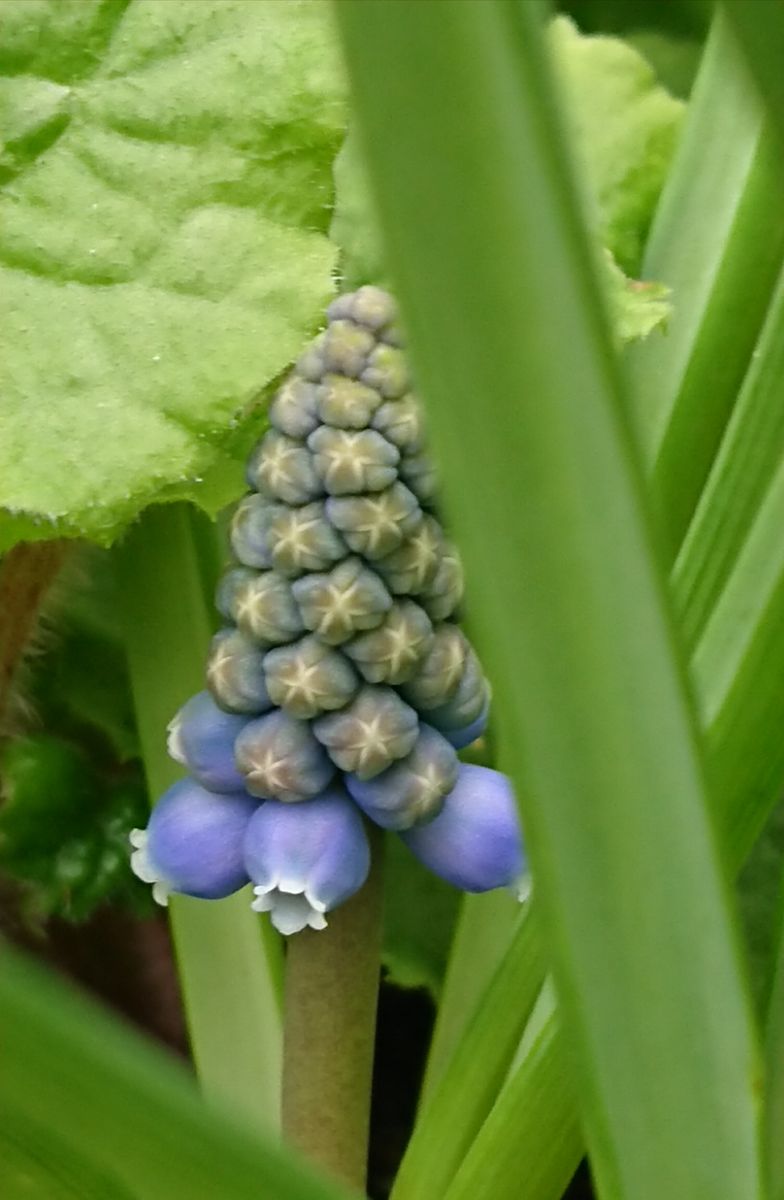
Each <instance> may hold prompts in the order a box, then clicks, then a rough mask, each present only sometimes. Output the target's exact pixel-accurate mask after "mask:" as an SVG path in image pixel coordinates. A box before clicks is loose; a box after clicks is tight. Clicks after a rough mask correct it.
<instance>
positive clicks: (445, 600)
mask: <svg viewBox="0 0 784 1200" xmlns="http://www.w3.org/2000/svg"><path fill="white" fill-rule="evenodd" d="M462 599H463V564H462V562H461V561H460V555H459V554H458V552H457V550H456V549H455V547H454V546H453V545H452V544H451V542H446V543H445V544H444V546H443V547H442V550H441V561H440V562H439V564H438V570H437V571H436V573H435V575H434V577H433V579H432V580H431V581H430V583H428V584H427V585H426V586H425V587H424V588H423V589H422V592H421V593H420V595H419V596H418V600H419V603H420V604H421V605H422V607H423V608H424V609H425V611H426V612H427V615H428V616H429V617H430V618H431V619H432V620H433V621H446V620H447V618H448V617H451V616H452V615H453V613H454V612H455V610H456V609H457V607H458V606H459V604H460V601H461V600H462Z"/></svg>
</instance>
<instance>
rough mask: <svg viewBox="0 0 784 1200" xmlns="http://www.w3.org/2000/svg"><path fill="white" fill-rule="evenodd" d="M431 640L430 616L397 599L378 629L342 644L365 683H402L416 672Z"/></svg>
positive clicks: (408, 602) (412, 603) (412, 601)
mask: <svg viewBox="0 0 784 1200" xmlns="http://www.w3.org/2000/svg"><path fill="white" fill-rule="evenodd" d="M432 641H433V626H432V625H431V623H430V618H429V617H428V616H427V614H426V613H424V612H423V611H422V609H421V608H420V607H419V605H418V604H417V603H416V602H415V601H414V600H396V601H395V603H394V604H393V605H392V607H391V608H390V610H389V612H388V613H387V615H386V616H385V617H384V620H383V621H382V622H381V624H380V625H379V626H378V628H377V629H372V630H371V631H370V632H369V633H362V634H360V635H359V637H355V638H352V640H351V641H350V642H347V643H346V644H345V646H344V647H343V648H344V650H345V652H346V654H348V656H349V657H350V658H351V659H352V661H353V662H354V663H356V665H357V667H358V668H359V670H360V671H361V672H362V675H363V676H364V678H365V679H367V681H368V683H391V684H398V683H403V682H404V681H405V680H406V679H411V677H412V676H413V675H414V674H415V673H416V670H417V668H418V666H419V664H420V662H421V661H422V659H423V658H424V656H425V654H426V653H427V651H428V650H429V649H430V646H431V644H432Z"/></svg>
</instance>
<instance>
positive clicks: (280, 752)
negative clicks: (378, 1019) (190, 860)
mask: <svg viewBox="0 0 784 1200" xmlns="http://www.w3.org/2000/svg"><path fill="white" fill-rule="evenodd" d="M328 321H329V323H328V325H327V328H326V329H325V330H324V332H323V333H321V334H320V335H319V336H318V337H317V338H316V339H315V340H314V341H313V342H312V343H311V344H310V346H309V347H308V348H307V349H306V351H305V353H304V354H303V355H302V356H301V357H300V359H299V360H298V362H297V364H296V366H295V368H294V370H293V371H292V373H291V375H290V376H289V378H288V379H287V380H286V381H285V382H284V383H283V385H282V387H281V388H280V390H279V391H278V393H277V395H276V397H275V399H274V400H273V402H272V405H271V408H270V412H269V420H270V428H269V430H268V431H267V432H266V433H265V434H264V436H263V437H262V439H261V441H260V442H259V444H258V446H257V447H256V448H255V450H254V451H253V453H252V455H251V457H250V460H249V463H248V471H247V478H248V483H249V485H250V487H251V489H252V490H251V492H250V493H249V494H248V495H247V496H246V497H245V498H244V499H243V500H241V501H240V503H239V505H238V506H237V509H236V511H235V513H234V516H233V519H232V523H231V530H230V542H231V550H232V553H233V557H234V559H235V563H234V565H233V566H232V567H231V568H230V569H229V570H228V571H227V573H226V574H225V575H224V577H223V579H222V580H221V583H220V585H219V588H218V594H217V606H218V609H219V611H220V612H221V614H222V616H223V617H224V618H225V619H226V621H227V622H228V624H227V626H226V628H224V629H223V630H221V631H220V632H219V633H218V634H217V635H216V636H215V638H214V640H213V644H212V647H211V651H210V655H209V660H208V663H207V688H208V693H209V694H206V693H203V694H201V695H200V696H198V697H194V699H193V700H192V701H190V702H189V705H186V706H185V708H184V709H183V710H182V712H181V713H180V714H178V716H177V717H176V718H175V720H174V722H173V723H172V726H171V727H170V752H171V753H172V754H173V756H174V757H175V758H177V759H178V760H179V761H181V762H183V763H185V765H187V766H188V768H189V769H190V771H191V773H192V775H193V776H194V778H195V780H196V781H197V783H198V785H199V788H200V790H201V791H204V789H206V793H205V794H209V793H210V792H212V793H213V794H214V799H213V806H215V807H217V808H218V810H221V809H222V810H224V812H228V808H227V805H228V803H229V802H228V799H227V797H228V796H229V795H230V796H232V797H233V798H234V799H233V802H232V803H234V805H235V807H236V808H237V813H238V819H237V828H238V829H239V828H240V827H242V839H241V841H242V847H241V850H240V859H241V867H238V870H237V871H236V872H235V874H234V875H232V877H231V880H230V881H227V884H228V882H230V883H231V884H232V885H233V886H232V888H231V890H234V887H237V886H240V884H241V883H242V882H245V881H246V879H247V878H248V877H249V878H250V879H252V880H253V881H254V883H256V889H255V890H256V894H257V900H256V902H255V903H256V906H257V907H259V908H262V909H270V910H271V911H272V913H273V920H275V922H276V924H277V925H278V927H279V928H281V929H283V930H284V932H291V931H292V930H294V929H298V928H302V927H303V925H304V924H311V925H313V926H314V927H321V925H322V924H324V920H323V912H324V911H326V909H328V908H331V907H334V906H335V904H336V903H340V902H341V900H342V899H345V898H346V895H348V894H351V892H352V891H354V890H356V888H357V887H359V886H360V885H361V883H362V881H363V879H364V876H365V874H366V872H367V857H368V856H367V844H366V839H365V835H364V829H363V826H362V821H361V819H360V816H359V812H358V811H357V806H358V808H359V809H361V810H362V811H363V812H364V814H365V815H366V816H367V817H369V818H370V819H372V820H373V821H375V822H376V823H377V824H378V825H381V826H382V827H384V828H385V829H392V830H396V831H400V832H402V833H403V836H404V837H405V839H406V840H407V841H408V842H409V845H410V846H411V848H412V849H413V851H414V853H419V854H420V857H422V858H423V860H424V861H428V858H430V859H431V860H432V859H433V854H432V853H430V852H428V851H426V850H422V849H421V847H420V846H419V839H418V831H419V830H422V831H424V830H428V831H429V832H428V835H427V837H425V838H424V839H423V840H422V845H423V846H424V845H428V846H429V845H430V843H431V842H432V841H433V837H434V836H435V835H436V834H437V832H438V826H439V823H444V824H445V825H446V826H449V825H450V824H451V822H450V820H449V815H448V813H447V811H446V809H448V808H449V807H450V805H449V798H450V797H451V796H452V795H453V794H454V795H455V796H456V797H457V799H456V800H455V803H454V805H452V807H454V808H455V811H457V809H458V808H461V806H462V807H464V805H462V801H461V799H460V798H461V796H462V795H463V793H465V792H466V790H468V791H472V792H476V790H477V786H478V781H477V776H476V774H475V773H476V772H480V775H481V777H482V783H483V787H484V790H485V793H487V790H488V789H489V791H491V792H494V793H496V801H497V802H496V803H495V804H494V802H493V801H492V800H486V801H483V798H482V796H481V795H477V796H476V798H475V805H476V810H477V811H476V812H475V813H474V814H473V816H472V820H473V821H474V823H476V821H477V820H478V821H479V826H481V824H482V820H483V819H485V820H486V821H487V822H488V834H487V836H488V838H489V841H490V842H492V840H493V835H496V834H498V832H499V829H498V822H499V821H501V823H502V824H503V823H504V822H506V824H508V826H509V829H508V830H506V834H507V835H508V836H506V841H505V842H504V845H505V846H507V844H508V849H507V851H506V853H505V857H504V855H503V854H502V855H501V856H500V857H498V856H496V862H495V869H493V864H492V863H491V864H490V869H489V870H487V871H485V874H484V876H483V877H482V878H481V879H479V878H478V877H477V878H476V879H473V885H474V886H472V884H471V882H469V883H468V884H467V883H466V878H467V876H466V875H465V872H464V871H463V867H464V866H465V864H462V866H461V865H459V864H456V865H455V869H454V870H453V871H452V872H451V874H450V872H449V871H448V870H444V868H443V864H440V865H436V863H435V861H433V862H432V863H431V865H433V867H434V869H436V870H438V871H439V873H441V874H446V875H447V877H448V878H452V880H453V882H458V883H459V885H460V886H469V887H470V888H471V890H485V888H486V887H496V886H500V885H503V884H505V883H509V882H511V881H512V877H513V876H514V875H517V874H519V872H520V869H521V858H520V848H519V844H518V843H519V834H518V832H517V826H516V822H515V818H514V805H513V801H512V799H511V796H510V795H509V793H508V787H507V785H506V781H505V780H503V777H502V776H498V775H497V773H496V772H491V771H485V770H484V769H482V768H476V767H474V768H469V767H461V765H460V763H459V760H458V757H457V750H458V749H460V748H462V747H464V746H466V745H468V744H469V743H470V742H472V741H474V740H475V739H476V738H477V737H478V736H480V734H481V733H482V731H483V729H484V727H485V724H486V721H487V712H488V703H489V691H488V686H487V683H486V681H485V678H484V676H483V674H482V670H481V667H480V665H479V662H478V660H477V657H476V655H475V653H474V651H473V649H472V648H471V646H470V644H469V642H468V641H467V639H466V637H465V635H464V634H463V632H462V631H461V630H460V628H459V626H458V624H457V623H456V616H457V610H458V606H459V604H460V601H461V598H462V592H463V575H462V568H461V564H460V559H459V555H458V553H457V551H456V549H455V547H454V546H453V545H452V543H451V542H450V541H449V540H448V539H447V537H446V536H445V534H444V531H443V529H442V527H441V525H440V523H439V520H438V518H437V516H436V515H435V512H434V510H433V504H434V498H435V472H434V469H433V464H432V462H431V460H430V458H429V456H428V453H427V450H426V446H425V434H424V428H423V421H422V414H421V410H420V407H419V404H418V402H417V400H416V398H415V396H414V394H413V392H412V387H411V380H410V377H409V372H408V366H407V362H406V357H405V354H404V352H403V348H402V339H401V336H400V332H399V328H398V326H397V322H396V311H395V304H394V301H393V300H392V298H391V297H390V296H389V295H388V294H387V293H385V292H383V291H381V290H380V289H378V288H374V287H364V288H360V290H359V291H357V292H354V293H351V294H348V295H344V296H340V297H339V298H338V299H337V300H335V302H334V303H333V304H332V305H331V306H330V308H329V310H328ZM466 772H467V773H468V774H467V775H466ZM491 777H492V778H491ZM187 786H188V785H187V784H185V785H177V787H178V788H180V789H182V788H183V787H187ZM190 786H195V785H190ZM175 790H176V789H172V790H171V791H175ZM481 790H482V789H481V788H480V791H481ZM501 792H503V796H504V798H503V800H499V799H498V797H499V796H500V794H501ZM170 794H171V793H167V797H164V798H163V801H162V802H161V803H162V804H163V802H164V801H167V798H168V797H169V796H170ZM177 795H178V796H183V795H184V793H182V792H180V793H177ZM262 801H263V803H260V802H262ZM200 802H201V804H202V806H204V805H205V804H206V805H207V806H208V805H209V802H208V801H204V800H203V799H202V800H201V801H200ZM170 803H171V802H170ZM483 804H484V808H485V810H486V812H485V816H484V818H483V815H482V806H483ZM177 805H178V811H179V809H180V808H181V809H182V811H183V813H185V814H186V816H185V817H177V818H176V820H175V818H174V810H172V812H173V817H172V820H173V822H174V825H173V829H174V827H175V826H176V825H177V823H178V822H180V823H181V824H182V828H183V830H184V832H183V838H186V837H187V836H188V833H187V830H185V825H186V824H187V819H186V818H187V811H188V809H189V807H190V803H189V802H188V801H187V800H186V799H180V800H178V801H177ZM499 805H500V808H498V806H499ZM249 806H250V807H249ZM283 806H290V811H289V812H288V813H285V812H283ZM445 806H446V808H445ZM158 807H159V809H160V807H161V806H160V805H159V806H158ZM496 808H498V812H499V813H500V812H501V810H503V814H504V816H503V818H501V817H500V816H498V815H497V814H496V811H495V810H496ZM442 809H444V812H443V813H442ZM157 812H158V809H156V814H157ZM439 814H441V816H440V817H439ZM155 821H156V816H155V815H154V816H153V819H152V821H151V824H150V829H149V831H148V834H137V835H136V843H135V844H136V845H137V852H136V855H135V865H136V868H137V870H139V871H140V873H142V874H143V875H145V877H148V878H149V879H150V880H151V881H153V882H156V883H157V884H158V890H159V892H161V891H162V890H164V888H165V887H170V888H171V890H178V891H182V890H189V889H186V888H183V887H181V886H178V881H177V880H176V879H173V878H172V871H171V870H170V869H169V870H167V867H166V866H165V865H164V864H163V863H161V862H159V860H160V859H161V858H162V857H163V854H162V852H161V851H160V850H156V848H155V847H154V846H153V845H152V844H151V838H152V835H153V832H154V825H155ZM461 822H462V827H463V829H464V831H465V833H466V836H468V835H469V834H470V838H471V839H473V841H476V836H477V829H476V828H474V827H473V826H472V825H471V821H469V822H468V823H467V822H466V817H465V815H463V816H462V817H461ZM490 826H492V828H490ZM232 828H233V826H232ZM175 832H176V830H175ZM449 832H450V831H449V828H446V832H445V834H444V837H443V838H442V839H441V842H442V843H443V845H444V846H445V845H446V844H447V843H448V842H449V840H450V837H449ZM479 832H480V834H481V829H480V830H479ZM159 840H160V841H161V842H162V843H163V840H164V839H159ZM235 840H236V839H235ZM452 840H454V837H453V838H452ZM281 841H282V842H284V843H286V845H288V844H289V842H290V843H291V846H292V847H294V846H295V845H299V851H298V854H299V859H300V860H301V861H300V862H299V864H298V865H297V866H296V867H294V866H293V864H292V862H291V861H290V860H291V853H289V852H288V851H286V850H285V849H284V848H282V845H281ZM311 843H313V844H311ZM167 845H168V843H167ZM336 846H337V851H336ZM308 847H310V850H308ZM466 852H467V851H466ZM308 854H310V858H308ZM336 854H337V859H336V861H335V862H332V863H331V865H330V870H329V871H327V875H329V876H330V879H331V880H332V883H331V884H330V883H328V882H324V881H322V885H321V893H324V894H319V895H317V894H316V892H315V891H314V889H313V886H308V880H307V879H306V878H305V877H306V876H309V878H310V879H311V884H312V878H313V877H314V871H315V875H318V870H317V869H316V865H315V864H316V863H317V862H321V863H322V866H323V865H324V861H325V856H326V859H330V858H335V855H336ZM314 856H315V857H314ZM230 857H231V854H230V853H228V852H227V860H228V858H230ZM294 857H295V858H296V857H297V855H296V854H295V855H294ZM492 857H493V856H492V855H491V856H490V858H491V859H492ZM341 858H342V860H343V862H344V866H343V868H341V866H340V863H339V862H338V861H337V860H339V859H341ZM306 859H307V860H308V861H307V862H305V860H306ZM311 859H312V860H313V861H311ZM233 861H235V862H236V861H237V854H236V849H235V851H234V859H233ZM347 863H350V864H351V866H350V869H349V868H348V867H346V865H345V864H347ZM292 871H293V873H294V875H297V879H294V878H283V876H285V875H286V874H287V873H288V875H289V876H291V875H292ZM240 875H241V876H242V878H241V879H240V883H235V877H239V876H240ZM469 875H470V872H469ZM338 876H339V877H341V878H340V886H337V885H335V883H334V879H335V877H338ZM300 877H301V878H300ZM317 890H318V889H317ZM190 891H191V893H192V894H206V893H204V891H202V893H199V891H198V889H195V891H194V889H193V888H192V887H191V888H190ZM326 893H329V895H326ZM210 894H226V893H225V887H224V886H223V882H222V881H221V883H220V885H219V886H218V890H217V892H216V891H215V889H214V888H213V889H212V891H211V893H210ZM297 897H299V899H297Z"/></svg>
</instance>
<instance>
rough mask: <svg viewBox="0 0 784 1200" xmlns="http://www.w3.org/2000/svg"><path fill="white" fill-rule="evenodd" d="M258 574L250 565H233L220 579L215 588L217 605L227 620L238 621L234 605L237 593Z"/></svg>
mask: <svg viewBox="0 0 784 1200" xmlns="http://www.w3.org/2000/svg"><path fill="white" fill-rule="evenodd" d="M256 574H257V573H256V571H253V570H251V568H250V567H232V569H231V570H230V571H226V572H225V573H224V574H223V575H222V576H221V577H220V579H219V580H218V586H217V588H216V589H215V607H216V608H217V610H218V612H219V613H220V615H221V616H222V617H225V618H226V620H227V621H236V619H237V618H236V616H235V607H234V606H235V603H236V600H237V594H238V592H239V591H240V589H241V588H242V587H243V586H244V585H245V584H246V583H249V582H250V581H251V580H253V579H255V578H256Z"/></svg>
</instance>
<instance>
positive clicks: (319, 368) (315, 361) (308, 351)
mask: <svg viewBox="0 0 784 1200" xmlns="http://www.w3.org/2000/svg"><path fill="white" fill-rule="evenodd" d="M325 337H326V331H325V332H324V333H320V334H319V335H318V337H315V338H313V341H312V342H310V343H309V344H308V345H307V346H306V347H305V349H304V350H303V352H302V354H300V356H299V358H298V359H297V363H296V368H295V372H296V374H297V375H299V376H301V377H302V379H305V380H307V381H308V382H309V383H318V382H319V380H320V379H321V377H322V375H323V374H324V372H325V370H326V366H325V363H324V340H325Z"/></svg>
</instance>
